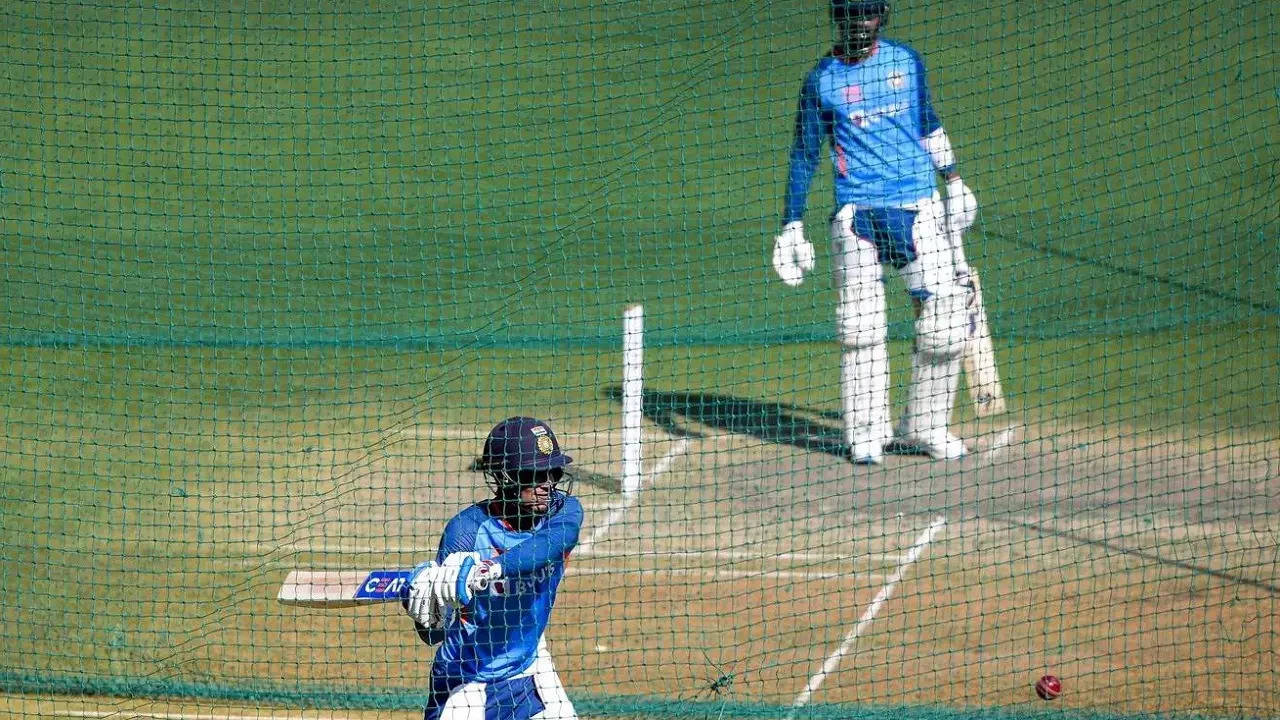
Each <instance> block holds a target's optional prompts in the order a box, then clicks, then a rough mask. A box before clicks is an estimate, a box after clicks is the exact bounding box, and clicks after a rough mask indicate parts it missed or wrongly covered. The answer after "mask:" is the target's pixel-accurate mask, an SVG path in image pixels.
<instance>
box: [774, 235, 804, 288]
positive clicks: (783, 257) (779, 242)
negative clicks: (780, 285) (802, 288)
mask: <svg viewBox="0 0 1280 720" xmlns="http://www.w3.org/2000/svg"><path fill="white" fill-rule="evenodd" d="M813 264H814V260H813V245H811V244H809V241H808V240H806V239H805V237H804V223H803V222H801V221H799V220H793V221H791V222H789V223H787V224H786V225H784V226H783V227H782V233H781V234H780V235H778V236H777V237H775V238H774V239H773V269H774V272H776V273H778V277H780V278H782V282H784V283H786V284H787V285H790V286H791V287H798V286H799V285H800V283H802V282H804V274H805V273H807V272H809V271H810V270H812V269H813Z"/></svg>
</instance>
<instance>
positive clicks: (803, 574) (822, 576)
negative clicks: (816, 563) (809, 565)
mask: <svg viewBox="0 0 1280 720" xmlns="http://www.w3.org/2000/svg"><path fill="white" fill-rule="evenodd" d="M660 574H664V575H693V576H697V577H717V578H733V579H738V580H741V579H747V578H761V579H763V578H782V579H784V580H833V579H837V578H867V579H871V580H878V579H880V578H883V577H884V575H880V574H876V573H855V572H816V571H813V570H720V569H717V568H582V567H578V566H574V565H571V566H570V567H569V568H568V569H567V570H565V576H566V577H568V576H573V575H660Z"/></svg>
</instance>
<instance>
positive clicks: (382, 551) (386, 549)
mask: <svg viewBox="0 0 1280 720" xmlns="http://www.w3.org/2000/svg"><path fill="white" fill-rule="evenodd" d="M767 542H768V541H758V542H756V543H755V544H757V545H766V544H767ZM279 549H280V550H282V551H287V552H291V553H309V554H315V555H423V554H427V555H435V552H436V548H433V547H425V546H413V545H387V546H383V547H375V546H373V545H344V544H341V543H332V544H327V543H322V544H317V545H305V544H302V543H294V544H290V545H283V546H280V548H279ZM686 555H696V556H699V557H704V558H706V559H707V560H708V561H710V562H717V561H721V560H730V561H743V560H795V561H798V562H802V563H806V562H807V563H824V564H825V563H835V562H847V561H849V560H863V561H865V560H870V561H879V562H883V561H887V560H897V559H898V558H899V557H901V554H900V553H856V554H854V553H851V554H849V555H836V554H833V553H807V552H783V553H776V554H773V555H761V554H760V553H759V552H751V551H747V550H723V549H719V548H712V549H707V550H676V549H671V550H665V549H662V548H645V549H631V550H627V551H625V552H604V551H600V550H596V549H593V548H590V547H587V548H583V547H579V548H578V549H576V550H574V551H573V556H574V557H575V558H584V557H589V558H595V559H597V560H635V559H636V558H641V557H681V556H686ZM245 559H246V561H252V562H262V558H257V557H251V558H245Z"/></svg>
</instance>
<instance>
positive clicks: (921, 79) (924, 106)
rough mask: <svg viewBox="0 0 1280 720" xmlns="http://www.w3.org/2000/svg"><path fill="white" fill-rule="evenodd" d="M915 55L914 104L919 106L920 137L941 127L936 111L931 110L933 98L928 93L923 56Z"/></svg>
mask: <svg viewBox="0 0 1280 720" xmlns="http://www.w3.org/2000/svg"><path fill="white" fill-rule="evenodd" d="M913 54H914V55H915V58H914V60H915V63H916V78H917V79H918V80H917V82H918V83H919V91H918V92H919V96H918V97H917V98H916V104H917V105H918V106H919V108H920V117H919V119H918V121H919V123H920V137H922V138H923V137H927V136H928V135H930V134H932V133H933V131H935V130H937V129H939V128H941V127H942V121H941V120H939V119H938V113H936V112H934V110H933V98H932V97H931V96H930V95H929V78H928V76H927V75H926V74H925V70H924V58H922V57H920V54H919V53H913Z"/></svg>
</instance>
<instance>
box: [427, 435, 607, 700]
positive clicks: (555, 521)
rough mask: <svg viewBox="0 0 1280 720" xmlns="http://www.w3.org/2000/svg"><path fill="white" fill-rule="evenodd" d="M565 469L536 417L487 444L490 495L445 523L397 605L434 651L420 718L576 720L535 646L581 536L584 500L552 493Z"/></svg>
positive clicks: (565, 459)
mask: <svg viewBox="0 0 1280 720" xmlns="http://www.w3.org/2000/svg"><path fill="white" fill-rule="evenodd" d="M571 461H572V458H570V457H569V456H568V455H566V454H564V453H563V452H561V450H560V444H559V442H558V441H557V440H556V436H555V435H554V434H553V433H552V432H551V428H550V427H549V426H548V425H547V424H546V423H544V422H542V421H540V420H535V419H533V418H527V417H513V418H508V419H506V420H504V421H502V422H501V423H499V424H498V425H497V426H496V427H494V428H493V430H492V431H491V432H490V433H489V436H488V438H487V439H486V440H485V443H484V452H483V455H482V457H481V465H482V468H481V469H482V470H483V471H484V474H485V477H486V479H487V480H488V482H489V484H490V486H491V487H492V488H493V490H494V497H493V498H492V499H490V500H487V501H484V502H479V503H476V504H475V505H471V506H470V507H468V508H466V509H464V510H463V511H462V512H460V513H458V514H457V515H456V516H454V518H453V519H452V520H450V521H449V524H448V525H447V526H446V527H445V530H444V536H443V537H442V538H441V540H440V549H439V552H438V553H437V554H436V558H435V560H432V561H429V562H425V563H422V564H421V565H419V566H417V567H416V568H414V572H413V575H412V576H411V577H410V580H409V584H408V594H407V596H406V597H405V598H404V603H403V604H404V607H405V610H406V611H407V612H408V613H409V615H410V616H411V617H412V618H413V621H414V626H415V627H416V628H417V631H418V634H419V636H421V637H422V639H423V640H424V641H425V642H426V643H427V644H428V645H436V644H440V648H439V649H438V650H437V651H436V656H435V662H434V663H433V664H432V666H431V689H430V695H429V697H428V699H427V707H426V713H425V715H424V717H425V720H437V719H439V720H532V719H534V718H536V719H537V720H576V718H577V714H576V712H575V711H574V707H573V703H571V702H570V701H569V698H568V696H566V695H565V691H564V686H563V685H562V684H561V683H560V678H559V676H558V675H557V674H556V670H555V666H554V665H553V664H552V661H551V656H550V654H549V653H548V652H547V647H546V642H545V640H544V639H543V633H544V631H545V630H546V628H547V622H548V621H549V620H550V618H551V606H552V605H553V604H554V603H555V599H556V589H557V587H558V586H559V585H560V579H561V578H562V577H563V576H564V566H565V560H566V559H567V558H568V556H569V552H570V551H571V550H572V549H573V547H574V546H575V545H576V544H577V542H578V534H579V531H580V530H581V528H582V505H581V503H579V502H578V499H577V498H575V497H572V496H570V495H569V494H568V492H566V491H565V490H562V489H560V487H559V485H560V483H561V481H562V479H563V478H564V473H565V467H566V466H567V465H569V463H570V462H571Z"/></svg>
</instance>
